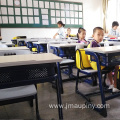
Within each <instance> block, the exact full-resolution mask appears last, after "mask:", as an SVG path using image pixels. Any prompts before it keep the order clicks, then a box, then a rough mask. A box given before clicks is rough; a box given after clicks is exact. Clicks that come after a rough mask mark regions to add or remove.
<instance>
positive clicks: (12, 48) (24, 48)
mask: <svg viewBox="0 0 120 120" xmlns="http://www.w3.org/2000/svg"><path fill="white" fill-rule="evenodd" d="M3 50H29V48H27V47H8V48H0V51H3Z"/></svg>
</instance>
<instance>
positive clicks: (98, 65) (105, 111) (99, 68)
mask: <svg viewBox="0 0 120 120" xmlns="http://www.w3.org/2000/svg"><path fill="white" fill-rule="evenodd" d="M95 58H96V61H97V69H98V79H99V87H100V93H101V100H102V105H103V106H105V105H106V100H105V94H104V90H103V85H102V74H101V66H100V61H99V58H98V56H97V54H95ZM100 114H101V115H103V116H104V117H107V110H106V108H105V107H104V108H102V109H101V110H100Z"/></svg>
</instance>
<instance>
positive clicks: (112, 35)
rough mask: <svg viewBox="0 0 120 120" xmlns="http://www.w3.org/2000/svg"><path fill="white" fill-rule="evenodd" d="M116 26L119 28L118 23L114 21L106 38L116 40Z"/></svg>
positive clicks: (117, 35)
mask: <svg viewBox="0 0 120 120" xmlns="http://www.w3.org/2000/svg"><path fill="white" fill-rule="evenodd" d="M118 26H119V23H118V22H117V21H114V22H113V23H112V29H111V30H110V32H109V33H108V37H110V38H117V37H119V36H120V33H119V32H118V31H117V28H118Z"/></svg>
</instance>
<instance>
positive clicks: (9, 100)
mask: <svg viewBox="0 0 120 120" xmlns="http://www.w3.org/2000/svg"><path fill="white" fill-rule="evenodd" d="M16 54H17V55H21V54H31V52H30V51H28V50H16V51H15V50H11V51H1V52H0V56H9V55H16ZM3 74H5V73H3ZM3 74H2V73H0V76H1V77H0V86H1V84H3V83H4V84H9V83H7V82H8V80H7V79H8V77H10V76H9V75H8V74H6V75H5V76H4V75H3ZM2 75H3V76H2ZM16 79H17V78H16ZM9 82H10V81H9ZM9 87H10V86H9ZM36 88H37V87H36V86H35V85H34V84H32V85H26V86H19V87H12V88H4V87H3V89H2V88H1V89H0V106H2V105H7V104H13V103H19V102H23V101H30V105H31V107H33V99H35V105H36V116H37V119H38V120H39V119H40V116H39V110H38V99H37V90H36Z"/></svg>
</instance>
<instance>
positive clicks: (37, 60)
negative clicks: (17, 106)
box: [0, 53, 63, 120]
mask: <svg viewBox="0 0 120 120" xmlns="http://www.w3.org/2000/svg"><path fill="white" fill-rule="evenodd" d="M61 61H62V59H61V58H60V57H58V56H56V55H53V54H51V53H45V54H29V55H14V56H0V71H1V79H4V80H5V81H6V82H7V80H8V84H7V85H6V82H5V83H3V82H2V81H0V88H1V89H4V88H8V87H15V86H24V85H30V84H38V83H44V82H52V81H53V80H57V101H58V106H59V105H61V104H62V101H61V94H60V90H61V89H60V84H61V81H60V79H59V78H60V74H59V71H58V75H57V76H56V73H55V69H54V67H55V66H56V63H57V64H59V62H61ZM53 70H54V72H52V71H53ZM6 71H7V75H6ZM22 74H23V75H22ZM8 76H9V77H8ZM19 76H20V77H19ZM47 76H48V77H47ZM2 77H3V78H2ZM44 77H45V78H44ZM55 77H56V78H55ZM58 111H59V119H60V120H63V113H62V108H60V107H58ZM39 120H40V119H39Z"/></svg>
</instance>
